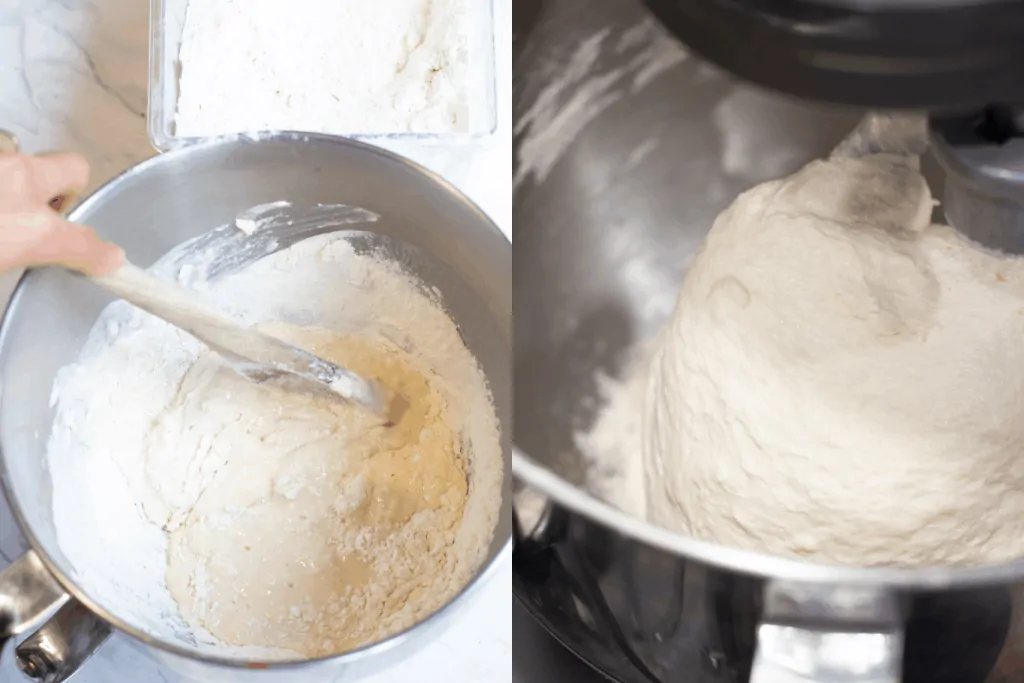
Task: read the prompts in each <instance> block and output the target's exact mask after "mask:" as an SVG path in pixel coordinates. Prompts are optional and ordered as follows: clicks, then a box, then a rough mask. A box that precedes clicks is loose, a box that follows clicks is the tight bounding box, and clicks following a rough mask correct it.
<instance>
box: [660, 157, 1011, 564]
mask: <svg viewBox="0 0 1024 683" xmlns="http://www.w3.org/2000/svg"><path fill="white" fill-rule="evenodd" d="M932 207H933V201H932V197H931V194H930V192H929V190H928V187H927V185H926V183H925V181H924V178H923V177H922V176H921V174H920V173H919V171H918V169H917V164H916V158H911V157H905V156H898V155H884V154H877V155H872V156H867V157H864V158H861V159H846V158H834V159H830V160H828V161H816V162H813V163H811V164H809V165H808V166H806V167H804V168H803V169H802V170H800V171H798V172H797V173H795V174H794V175H792V176H790V177H789V178H786V179H783V180H779V181H774V182H769V183H765V184H763V185H759V186H757V187H755V188H753V189H752V190H750V191H748V192H746V193H744V194H742V195H741V196H740V197H739V198H738V199H737V200H736V201H735V202H734V203H733V204H732V205H731V206H730V207H729V208H728V209H727V210H726V211H724V212H723V213H722V214H721V215H720V216H719V217H718V219H717V220H716V221H715V223H714V226H713V228H712V230H711V232H710V233H709V235H708V237H707V239H706V241H705V244H704V246H703V248H702V250H701V252H700V254H699V255H698V257H697V259H696V260H695V262H694V264H693V266H692V268H691V270H690V272H689V273H688V275H687V277H686V279H685V282H684V284H683V287H682V290H681V292H680V295H679V299H678V302H677V307H676V310H675V313H674V314H673V317H672V319H671V321H670V323H669V324H668V326H667V327H666V329H665V330H663V334H662V337H661V338H660V340H659V342H658V348H657V350H656V352H655V354H654V358H653V360H652V366H651V370H650V375H649V381H648V386H647V394H646V398H645V407H644V425H643V434H644V448H643V450H644V468H645V479H646V493H647V514H648V517H649V518H650V519H651V520H652V521H653V522H655V523H657V524H659V525H662V526H665V527H668V528H671V529H674V530H678V531H681V532H684V533H686V534H688V535H692V536H694V537H696V538H699V539H704V540H710V541H714V542H717V543H722V544H726V545H729V546H734V547H741V548H746V549H752V550H758V551H763V552H767V553H771V554H775V555H783V556H790V557H798V558H808V559H814V560H817V561H824V562H828V563H834V564H846V565H907V566H913V565H931V564H981V563H990V562H998V561H1006V560H1010V559H1014V558H1017V557H1020V556H1021V555H1024V458H1022V457H1021V456H1022V449H1024V418H1022V410H1024V344H1022V342H1021V340H1022V339H1024V263H1022V261H1021V260H1020V259H1017V258H1013V257H1008V256H1004V255H1000V254H995V253H991V252H988V251H986V250H984V249H982V248H981V247H979V246H977V245H975V244H973V243H970V242H968V241H967V240H966V239H965V238H963V237H962V236H961V235H960V234H959V233H957V232H956V231H955V230H953V229H952V228H950V227H948V226H942V225H933V224H931V223H930V217H931V211H932Z"/></svg>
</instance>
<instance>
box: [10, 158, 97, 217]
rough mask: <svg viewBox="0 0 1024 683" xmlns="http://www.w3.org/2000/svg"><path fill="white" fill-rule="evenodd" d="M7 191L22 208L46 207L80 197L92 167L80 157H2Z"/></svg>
mask: <svg viewBox="0 0 1024 683" xmlns="http://www.w3.org/2000/svg"><path fill="white" fill-rule="evenodd" d="M0 178H2V180H3V183H4V184H5V185H6V187H5V188H4V190H5V191H7V192H10V193H11V195H12V196H13V197H15V198H17V200H18V201H19V202H20V203H21V204H22V205H23V206H43V205H46V204H48V203H49V202H50V200H51V199H53V198H54V197H57V196H58V195H64V194H68V193H72V194H77V193H79V192H81V191H82V190H83V189H85V186H86V185H87V184H88V183H89V164H88V162H87V161H86V160H85V159H84V158H83V157H81V156H79V155H77V154H50V155H47V156H38V157H31V156H26V155H24V154H3V155H0Z"/></svg>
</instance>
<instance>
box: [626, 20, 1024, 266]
mask: <svg viewBox="0 0 1024 683" xmlns="http://www.w3.org/2000/svg"><path fill="white" fill-rule="evenodd" d="M645 3H646V5H647V6H648V7H649V8H650V10H651V11H652V13H653V14H654V15H655V16H656V17H658V19H659V20H660V22H661V23H662V25H663V26H664V27H666V28H667V29H668V30H669V31H671V32H672V33H673V34H675V35H676V36H677V37H678V38H679V39H680V40H682V41H683V42H684V43H685V44H686V45H687V46H688V47H689V48H691V49H692V50H694V51H695V52H697V53H698V54H700V55H701V56H702V57H703V58H704V59H706V60H708V61H710V62H712V63H714V64H716V65H717V66H719V67H721V68H723V69H725V70H727V71H729V72H731V73H732V74H734V75H736V76H738V77H739V78H741V79H743V80H746V81H749V82H751V83H755V84H757V85H759V86H764V87H766V88H770V89H772V90H775V91H778V92H781V93H785V94H787V95H793V96H796V97H800V98H802V99H806V100H816V101H821V102H829V103H834V104H843V105H853V106H858V107H868V108H873V109H897V108H898V109H915V110H926V111H928V112H930V114H931V116H930V125H931V132H932V144H933V149H934V152H935V155H936V158H937V159H938V160H939V162H940V163H941V164H942V166H943V168H944V169H945V171H946V173H947V181H946V186H945V190H944V206H945V212H946V217H947V219H948V220H949V221H950V222H951V223H952V224H953V225H954V226H955V227H957V228H958V229H960V230H961V231H962V232H964V233H966V234H968V235H969V236H970V237H972V238H973V239H975V240H977V241H979V242H981V243H982V244H985V245H986V246H990V247H994V248H999V249H1003V250H1007V251H1012V252H1018V251H1021V250H1022V249H1024V225H1022V223H1021V214H1022V208H1024V207H1022V206H1021V201H1022V199H1024V193H1022V190H1021V188H1022V187H1024V185H1022V182H1024V76H1022V75H1021V73H1020V65H1021V64H1024V3H1021V2H1015V1H1013V0H1011V1H1006V0H810V1H807V0H755V1H749V0H645Z"/></svg>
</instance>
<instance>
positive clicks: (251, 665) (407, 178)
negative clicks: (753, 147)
mask: <svg viewBox="0 0 1024 683" xmlns="http://www.w3.org/2000/svg"><path fill="white" fill-rule="evenodd" d="M282 199H284V200H288V201H290V202H291V203H292V207H291V208H290V209H289V211H295V212H296V214H297V215H303V213H302V212H303V211H304V210H307V209H308V210H309V211H311V212H314V213H315V210H316V207H317V206H318V205H320V204H324V205H330V204H347V205H350V206H356V207H362V208H364V209H367V210H369V211H372V212H374V213H377V214H379V215H380V218H379V219H378V220H377V221H376V222H374V223H366V224H361V225H347V226H346V225H343V226H335V227H333V228H332V227H331V226H326V227H325V226H314V227H315V228H316V230H317V231H321V232H323V231H329V230H332V229H338V227H341V228H355V229H358V230H361V231H369V232H370V233H372V235H371V236H369V238H367V237H366V236H365V235H364V237H363V238H361V239H363V240H364V241H366V240H367V239H368V240H369V241H370V242H372V243H374V244H375V245H376V246H383V247H384V248H385V249H389V250H391V251H392V256H394V257H395V258H397V259H400V261H401V263H403V264H404V265H405V266H406V267H407V268H408V269H410V270H411V271H413V272H414V273H415V274H416V275H418V276H419V277H420V278H421V279H422V280H423V281H424V282H425V284H426V285H427V286H430V287H435V288H436V289H437V290H438V291H439V292H440V293H441V296H442V298H443V300H444V303H445V306H446V308H447V310H448V312H449V313H450V314H451V315H452V317H453V318H454V320H455V321H456V323H457V324H458V325H459V328H460V332H461V334H462V337H463V339H464V340H465V342H466V344H467V346H468V347H469V349H470V350H471V351H472V352H473V354H474V355H475V356H476V358H477V360H478V361H479V362H480V364H481V366H482V368H483V370H484V372H485V374H486V376H487V379H488V381H489V383H490V387H491V390H492V393H493V395H494V400H495V404H496V407H497V410H498V415H499V418H500V420H501V424H502V426H503V429H504V431H505V432H506V434H508V433H509V432H510V431H511V377H510V375H511V368H510V359H511V334H512V331H511V327H512V325H511V310H512V298H511V293H512V263H511V245H510V244H509V241H508V239H507V238H506V237H505V236H504V235H503V234H502V233H501V231H500V230H499V229H498V228H497V227H496V226H495V225H494V224H493V223H492V222H491V221H490V220H489V219H488V218H487V216H486V215H485V214H484V213H483V212H481V211H480V210H479V209H478V208H477V207H476V206H474V205H473V204H472V203H471V202H469V201H468V200H467V199H466V198H465V197H463V196H462V195H461V194H459V193H458V192H457V191H456V190H455V189H454V188H452V187H451V186H450V185H448V184H446V183H445V182H444V181H443V180H441V179H440V178H438V177H436V176H434V175H432V174H431V173H429V172H428V171H426V170H424V169H422V168H420V167H418V166H416V165H414V164H412V163H411V162H409V161H407V160H405V159H402V158H400V157H398V156H395V155H393V154H390V153H388V152H384V151H382V150H379V149H376V148H374V147H370V146H368V145H364V144H360V143H356V142H352V141H348V140H344V139H341V138H334V137H329V136H320V135H305V134H301V135H300V134H290V133H280V134H273V135H266V136H261V137H260V138H259V139H258V140H250V139H229V140H224V141H220V142H214V143H210V144H204V145H200V146H194V147H189V148H186V149H182V150H179V151H174V152H170V153H167V154H164V155H161V156H157V157H155V158H152V159H150V160H148V161H145V162H143V163H141V164H139V165H138V166H135V167H133V168H131V169H129V170H128V171H127V172H125V173H124V174H123V175H121V176H120V177H118V178H116V179H115V180H113V181H112V182H110V183H109V184H107V185H105V186H104V187H102V188H101V189H100V190H98V191H97V192H96V193H95V194H93V195H92V196H90V197H89V198H87V199H86V200H84V201H83V202H82V204H81V205H80V206H78V207H77V208H76V209H75V210H74V211H73V212H72V214H71V218H72V219H73V220H75V221H79V222H82V223H86V224H88V225H91V226H93V227H95V228H96V229H97V230H98V231H99V232H100V233H101V234H102V235H103V236H104V237H106V238H108V239H110V240H112V241H114V242H116V243H117V244H120V245H122V246H123V247H124V248H125V250H126V252H127V255H128V258H129V259H130V260H131V261H133V262H135V263H137V264H139V265H141V266H148V265H149V264H151V263H153V262H154V261H155V260H156V259H158V258H159V257H160V256H162V255H163V254H164V253H165V252H167V251H169V250H170V249H171V248H172V247H174V246H176V245H178V244H179V243H181V242H184V241H186V240H189V239H191V238H195V237H197V236H199V235H202V234H204V233H207V232H208V231H210V230H213V229H214V228H217V227H218V226H223V225H230V224H231V223H232V222H233V220H234V218H235V216H236V215H238V214H239V213H240V212H242V211H244V210H246V209H248V208H249V207H253V206H256V205H260V204H266V203H268V202H275V201H278V200H282ZM303 223H304V222H303V221H301V220H297V221H295V226H298V227H302V228H303V229H308V228H310V225H309V224H308V221H306V222H305V223H306V225H303ZM282 229H283V230H284V232H282V233H281V239H280V240H279V241H280V244H281V245H282V246H283V245H286V244H288V237H289V235H291V234H292V233H289V232H288V231H287V228H286V227H285V228H282ZM109 301H110V298H109V297H108V295H106V294H104V293H103V292H102V291H101V290H99V289H98V288H96V287H94V286H91V285H89V284H87V283H86V282H84V281H83V280H82V279H81V278H79V277H76V276H74V275H71V274H68V273H67V272H64V271H62V270H57V269H40V270H34V271H31V272H29V273H28V274H26V275H25V276H24V278H23V279H22V280H21V282H20V283H19V285H18V287H17V290H16V291H15V294H14V296H13V297H12V300H11V302H10V305H9V306H8V309H7V312H6V315H5V317H4V320H3V326H2V329H0V369H2V380H3V384H2V388H3V393H2V396H0V448H2V451H0V481H2V484H3V489H4V492H5V493H6V495H7V497H8V500H9V501H10V503H11V507H12V509H13V511H14V514H15V516H16V518H17V519H18V522H19V524H20V526H21V528H22V531H23V532H24V533H25V536H26V537H27V538H28V540H29V542H30V544H31V547H32V550H31V551H30V552H29V553H28V555H27V556H25V557H24V558H22V559H21V560H20V561H18V562H16V563H15V564H14V565H13V566H12V567H11V568H10V569H9V570H8V571H7V572H5V573H3V574H0V646H2V644H3V641H4V640H5V636H9V635H11V634H12V633H19V632H25V631H28V630H31V629H33V628H34V627H36V626H38V624H39V621H40V620H41V619H42V618H44V616H45V615H46V614H47V612H48V611H49V610H51V609H53V608H56V607H59V606H61V605H63V608H62V609H61V612H59V613H58V615H57V616H56V617H55V618H54V619H53V620H51V621H50V622H49V623H48V624H47V625H46V626H45V627H43V629H42V630H41V631H39V632H37V633H36V634H35V635H34V636H33V637H31V638H29V640H28V641H26V643H25V644H23V645H21V646H20V647H19V649H18V654H19V655H20V660H21V661H20V662H19V663H20V664H21V665H22V668H23V669H25V670H28V671H29V672H30V673H33V674H37V675H38V677H39V679H40V680H46V681H48V682H49V683H55V682H56V681H60V680H63V679H64V678H65V677H66V676H67V675H69V674H70V673H72V672H73V670H74V668H75V667H76V666H77V665H78V664H79V663H80V662H81V661H82V659H83V658H84V657H85V656H88V654H89V653H91V651H92V650H93V649H94V648H95V647H96V646H97V645H98V644H99V643H100V642H101V641H102V640H103V638H104V637H106V635H107V634H109V632H110V628H111V627H113V628H115V629H118V630H120V631H123V632H124V633H126V634H128V635H129V636H131V637H132V638H133V639H135V641H136V642H138V643H139V644H140V645H141V646H143V647H144V648H145V649H146V650H147V651H149V652H150V653H151V654H152V655H154V656H156V657H158V658H160V659H161V660H162V661H164V662H166V663H167V665H168V666H169V667H172V668H174V669H176V670H178V671H180V672H182V673H183V674H185V675H186V676H189V677H190V678H189V680H204V681H205V680H209V681H216V682H217V683H225V682H228V681H249V680H264V681H265V680H267V678H268V677H270V678H274V677H275V676H277V675H283V676H284V678H283V680H302V681H320V680H324V681H341V680H344V681H349V680H357V679H359V678H362V677H363V676H365V675H368V674H371V673H373V672H376V671H379V670H381V669H382V668H385V667H387V666H389V665H391V664H393V663H395V662H396V661H401V660H403V659H404V658H406V657H407V656H408V655H409V654H410V652H411V651H413V650H414V649H416V648H418V647H422V646H423V645H425V644H426V643H427V642H429V639H430V636H431V634H434V633H436V632H437V631H439V630H440V629H441V628H443V625H444V624H445V623H446V622H447V621H448V620H450V619H452V618H453V617H454V616H455V615H456V614H457V612H458V609H459V608H460V607H461V606H463V605H465V604H466V603H467V602H468V601H469V600H470V599H472V596H473V593H474V591H475V590H476V589H477V588H478V587H479V586H480V585H481V584H482V583H483V582H484V581H485V580H486V579H487V577H488V576H489V575H491V574H493V573H494V570H495V568H496V565H497V564H498V562H499V559H500V558H501V557H503V556H505V555H506V553H508V552H509V550H510V546H511V536H512V521H511V504H510V499H511V475H510V473H509V472H508V471H507V470H508V467H509V465H508V461H509V457H508V454H509V451H510V448H511V447H510V443H509V442H510V437H509V436H506V437H505V443H504V444H503V445H504V452H505V454H506V458H505V460H506V476H505V485H504V490H503V492H502V496H503V505H502V508H501V515H500V519H499V522H498V525H497V528H496V529H495V532H494V537H493V539H492V541H491V544H490V547H489V549H488V554H487V559H486V561H485V562H484V564H483V565H482V566H481V567H480V568H479V570H478V571H477V574H476V576H475V577H474V579H473V580H472V581H471V582H470V584H469V585H467V586H466V587H465V589H464V590H463V591H462V592H461V593H460V594H459V595H458V596H456V597H455V598H454V599H453V600H452V601H451V602H450V603H449V604H448V605H447V606H446V607H445V608H443V609H441V610H440V611H438V612H437V613H435V614H434V615H432V616H430V617H429V618H427V619H426V620H424V621H423V622H421V623H420V624H418V625H416V626H414V627H413V628H411V629H409V630H408V631H406V632H404V633H401V634H398V635H396V636H394V637H392V638H389V639H387V640H385V641H383V642H379V643H376V644H372V645H369V646H367V647H364V648H361V649H359V650H356V651H353V652H349V653H346V654H343V655H339V656H335V657H328V658H324V659H320V660H310V661H300V662H288V663H266V662H260V661H251V660H241V659H238V658H231V657H227V656H208V655H200V654H199V653H197V651H196V650H195V649H194V648H192V647H189V646H188V645H187V644H185V643H182V642H172V641H170V640H161V639H158V638H156V637H154V636H153V635H151V633H147V632H146V630H145V629H144V624H139V623H136V622H133V621H132V620H130V619H129V618H128V617H126V616H125V615H123V614H118V613H117V612H116V611H113V610H111V609H109V608H108V606H107V605H104V604H103V603H102V602H101V601H99V600H97V599H95V597H94V596H91V595H89V593H88V592H87V591H84V590H83V589H82V588H81V587H80V586H79V585H78V582H77V581H76V578H75V577H76V567H74V566H73V565H72V564H71V563H70V562H69V561H68V559H67V558H66V557H65V555H64V553H62V552H61V548H60V546H59V545H58V542H57V536H56V531H55V528H54V522H53V514H52V506H51V501H52V495H53V493H52V483H51V478H50V473H49V471H48V469H47V464H46V459H45V449H46V443H47V438H48V434H49V430H50V423H51V420H52V419H53V412H54V411H53V409H52V407H51V406H50V387H51V385H52V382H53V378H54V375H55V373H56V372H57V370H58V369H59V368H61V367H62V366H64V365H66V364H68V363H70V362H72V361H73V360H74V359H75V357H76V356H77V354H78V352H79V349H80V348H81V346H82V344H83V342H84V341H85V339H86V336H87V334H88V332H89V330H90V328H91V327H92V325H93V322H94V321H95V320H96V318H97V316H98V314H99V312H100V311H101V310H102V309H103V307H104V306H105V305H106V304H107V303H109ZM108 550H109V552H110V553H112V554H113V553H117V552H118V549H117V548H109V549H108ZM282 672H283V673H282ZM276 680H282V679H281V678H277V679H276Z"/></svg>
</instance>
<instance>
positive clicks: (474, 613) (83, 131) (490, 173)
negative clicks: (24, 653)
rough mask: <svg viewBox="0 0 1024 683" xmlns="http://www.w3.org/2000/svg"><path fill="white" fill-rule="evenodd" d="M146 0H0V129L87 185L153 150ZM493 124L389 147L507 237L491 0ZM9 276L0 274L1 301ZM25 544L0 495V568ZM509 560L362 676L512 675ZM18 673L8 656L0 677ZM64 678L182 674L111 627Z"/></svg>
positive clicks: (470, 678)
mask: <svg viewBox="0 0 1024 683" xmlns="http://www.w3.org/2000/svg"><path fill="white" fill-rule="evenodd" d="M148 4H149V3H147V2H143V1H142V0H133V1H130V2H126V1H125V0H3V1H2V2H0V128H6V129H9V130H11V131H13V132H14V133H15V134H16V135H18V137H19V139H20V140H21V143H22V146H23V148H24V149H26V150H29V151H33V152H42V151H51V150H67V151H76V152H79V153H81V154H83V155H85V156H86V157H87V158H88V159H89V161H90V162H91V163H92V167H93V179H92V187H93V188H95V187H96V186H98V185H99V184H101V183H103V182H104V181H106V180H108V179H109V178H111V177H112V176H114V175H116V174H117V173H119V172H121V171H123V170H124V169H125V168H127V167H128V166H129V165H131V164H134V163H136V162H138V161H140V160H142V159H144V158H146V157H148V156H151V155H152V154H154V150H153V148H152V147H151V146H150V144H149V140H148V139H147V137H146V125H145V113H146V84H147V71H148V68H147V59H148V57H147V49H148ZM497 26H498V44H499V46H501V47H500V49H499V68H498V79H499V113H500V116H501V118H500V121H499V130H500V131H501V133H500V135H499V137H498V140H497V141H496V142H495V144H493V145H491V146H489V147H488V148H487V149H483V150H477V151H475V152H473V153H471V154H467V153H460V154H453V153H450V152H441V151H432V152H429V153H427V152H421V151H418V150H415V149H412V148H405V149H396V151H399V152H401V153H403V154H406V155H407V156H410V157H413V158H414V159H416V160H417V161H420V162H421V163H423V164H425V165H427V166H428V167H430V168H432V169H433V170H435V171H437V172H439V173H440V174H442V175H443V176H445V177H446V178H447V179H448V180H450V181H451V182H453V183H454V184H456V185H457V186H459V187H460V188H461V189H462V190H463V191H464V192H465V193H466V194H467V195H469V196H470V198H472V199H473V200H474V201H476V202H477V203H478V204H479V205H480V206H481V207H482V208H483V209H484V210H485V211H487V212H488V213H489V214H490V215H491V216H492V217H493V218H494V220H495V221H496V222H497V223H498V224H499V225H500V226H501V227H502V228H503V229H504V230H506V231H507V232H508V233H509V234H510V235H511V230H512V193H511V169H512V164H511V158H512V133H511V82H512V76H511V71H512V66H511V61H512V58H511V43H512V0H498V12H497ZM13 281H14V275H13V274H8V275H6V276H0V301H5V300H6V297H7V295H8V294H9V291H10V287H11V286H12V283H13ZM24 549H25V542H24V540H23V539H22V538H21V535H20V534H19V532H18V530H17V528H16V526H15V524H14V522H13V520H12V519H11V517H10V512H9V511H8V509H7V507H6V505H5V504H4V502H3V500H2V499H0V569H2V568H3V567H5V566H6V565H7V564H8V563H9V562H10V561H11V560H12V559H13V558H15V557H17V556H18V555H19V554H20V553H21V552H23V550H24ZM511 576H512V569H511V562H510V560H509V558H507V557H506V559H505V562H504V566H502V567H501V568H500V571H499V572H497V574H496V575H494V577H493V578H492V580H491V581H490V583H489V585H487V586H485V587H484V590H483V591H481V592H480V594H478V595H477V597H476V600H475V601H474V603H473V604H472V605H470V606H469V608H468V609H467V610H464V611H463V612H462V614H461V616H460V617H459V618H458V619H457V620H456V622H455V623H454V624H453V625H452V626H451V627H450V628H449V629H448V631H447V632H445V633H444V634H443V635H442V636H441V637H440V638H439V639H438V640H437V641H436V642H434V643H433V644H432V645H431V646H429V647H427V648H426V649H425V650H423V651H420V652H418V653H416V654H415V655H413V656H411V657H410V658H409V659H408V660H407V661H405V662H403V663H401V664H399V665H397V666H395V667H394V668H392V669H390V670H388V671H387V672H385V673H383V674H381V675H379V676H377V677H375V678H373V679H371V680H369V681H368V682H367V683H406V682H409V683H412V682H414V681H415V682H416V683H432V682H433V681H460V682H462V681H466V682H473V683H477V682H479V683H502V682H507V681H512V664H511V660H512V594H511V580H512V579H511ZM21 680H23V679H22V678H21V677H20V674H18V673H17V672H16V671H14V670H13V668H11V664H10V662H9V661H6V662H4V663H3V664H0V681H2V682H3V683H16V682H18V681H21ZM73 680H74V683H189V682H188V681H186V680H185V679H182V678H180V677H178V676H177V675H176V674H173V673H171V672H169V671H166V670H162V669H160V668H159V667H158V665H156V664H155V663H153V662H151V661H150V660H149V659H147V658H146V657H145V655H143V654H142V653H141V652H140V651H139V650H138V649H136V648H134V647H132V646H131V645H130V644H129V643H128V642H126V640H125V637H124V636H118V635H115V636H114V637H113V638H112V639H111V640H110V641H108V642H107V643H106V644H105V645H104V646H103V647H102V648H101V650H100V651H99V652H98V653H97V654H96V655H95V656H94V657H93V658H92V659H91V660H90V661H89V662H88V663H87V664H86V666H85V667H84V668H83V669H82V671H81V672H79V674H78V675H77V676H75V677H74V679H73Z"/></svg>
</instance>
